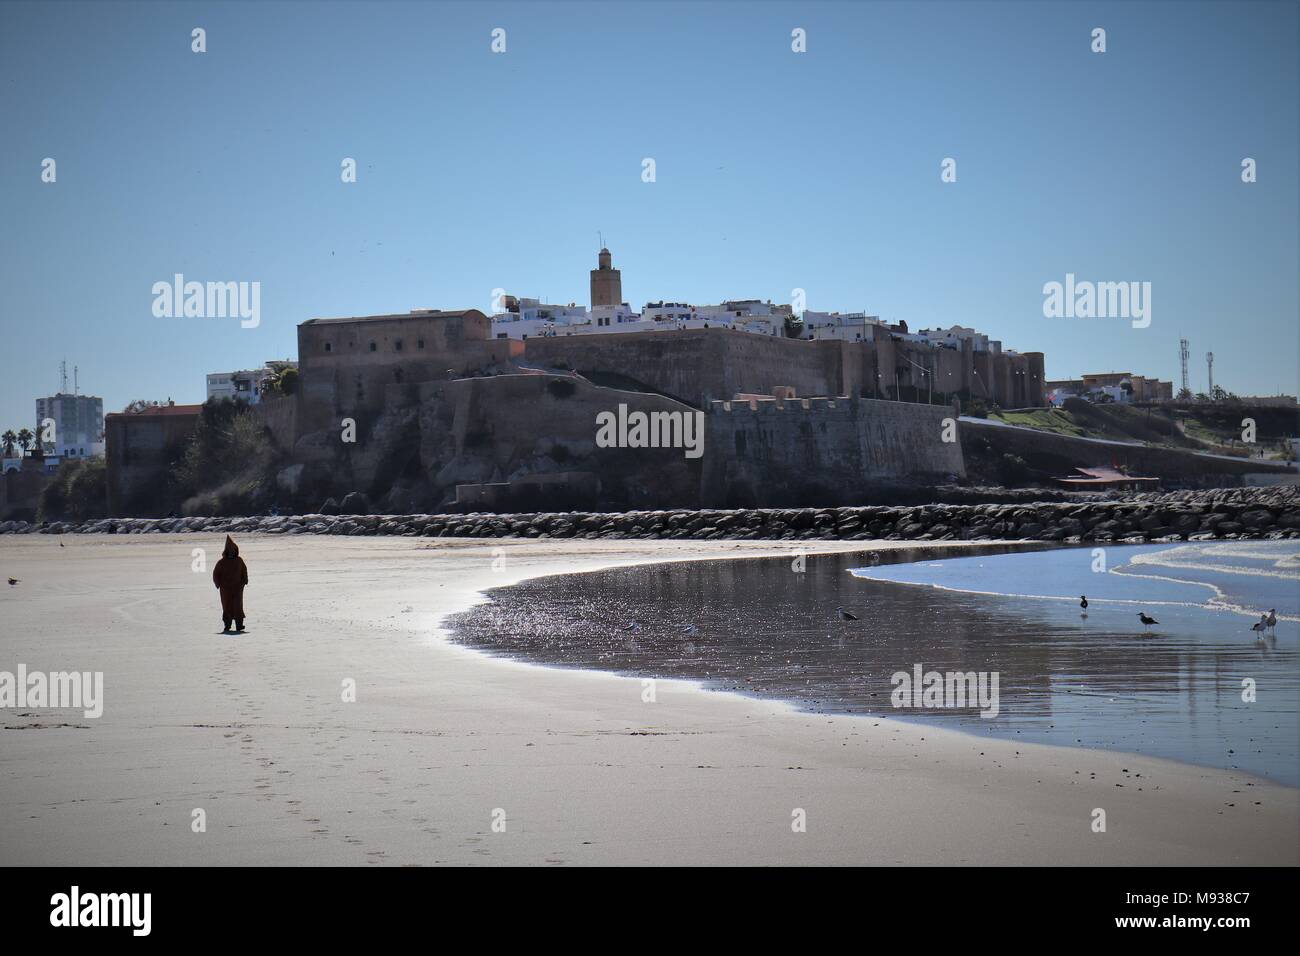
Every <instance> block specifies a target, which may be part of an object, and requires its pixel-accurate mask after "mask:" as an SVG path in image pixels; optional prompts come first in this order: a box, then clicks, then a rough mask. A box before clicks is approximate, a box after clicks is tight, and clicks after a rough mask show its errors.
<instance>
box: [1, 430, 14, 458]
mask: <svg viewBox="0 0 1300 956" xmlns="http://www.w3.org/2000/svg"><path fill="white" fill-rule="evenodd" d="M16 444H18V435H17V433H16V432H15V431H14V430H13V429H12V428H10V429H8V430H7V431H6V432H5V433H4V434H3V435H0V445H3V446H4V450H5V457H7V458H12V457H13V456H14V445H16Z"/></svg>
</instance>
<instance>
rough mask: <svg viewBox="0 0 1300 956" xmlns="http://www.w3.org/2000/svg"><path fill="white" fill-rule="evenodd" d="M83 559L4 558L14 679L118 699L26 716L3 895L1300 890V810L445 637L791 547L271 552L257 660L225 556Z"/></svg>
mask: <svg viewBox="0 0 1300 956" xmlns="http://www.w3.org/2000/svg"><path fill="white" fill-rule="evenodd" d="M61 540H62V544H63V546H62V547H60V539H59V538H58V537H56V536H53V535H28V536H21V537H16V536H6V537H4V538H0V572H4V574H5V575H6V576H13V577H15V578H18V579H20V583H19V584H18V585H16V586H12V587H5V588H3V590H0V620H2V621H3V632H2V636H0V670H6V671H15V670H16V668H17V667H18V665H19V664H25V665H26V666H27V668H28V670H44V671H54V670H67V669H75V670H79V671H102V672H103V674H104V712H103V716H102V717H99V718H98V719H86V718H84V717H83V715H82V714H81V712H80V711H70V710H40V711H38V710H32V709H30V708H19V709H6V710H3V711H0V721H2V726H3V730H2V731H0V742H2V744H0V788H2V791H3V794H4V799H3V800H2V801H0V863H3V864H10V865H12V864H60V865H105V866H107V865H128V864H143V865H152V864H163V865H231V864H245V865H249V864H251V865H258V864H266V865H274V864H324V865H365V864H377V865H434V864H536V865H575V864H578V865H583V864H605V865H609V864H616V865H636V864H667V865H673V864H686V865H696V864H760V865H769V864H795V865H801V864H884V865H890V864H963V865H964V864H985V865H999V864H1005V865H1011V864H1049V865H1050V864H1063V865H1064V864H1080V865H1151V864H1188V865H1204V864H1222V865H1226V864H1238V865H1240V864H1246V865H1249V864H1283V865H1295V864H1297V863H1298V862H1300V850H1298V849H1297V840H1296V837H1297V833H1300V791H1297V790H1295V789H1291V788H1287V787H1283V786H1278V785H1275V784H1271V783H1268V782H1265V781H1262V780H1259V779H1254V778H1251V777H1249V776H1247V775H1245V774H1240V773H1231V772H1225V771H1218V770H1210V769H1204V768H1199V767H1192V766H1186V765H1182V764H1176V763H1172V762H1168V761H1162V760H1157V759H1151V758H1146V757H1139V756H1133V755H1125V754H1117V753H1105V752H1100V751H1092V750H1081V749H1073V748H1056V747H1048V746H1039V745H1031V744H1021V743H1016V742H1008V741H1000V740H992V739H984V738H975V737H972V736H967V735H964V734H960V733H957V732H954V731H947V730H941V729H936V728H933V727H922V726H919V725H914V724H905V723H901V722H897V721H891V720H883V719H879V718H875V717H847V716H844V717H825V716H817V715H812V714H806V713H799V712H796V711H794V710H792V709H789V708H787V707H784V706H781V705H778V704H772V703H768V702H763V701H756V700H751V699H747V698H744V697H740V696H736V695H730V694H723V693H715V692H707V691H703V690H700V689H699V688H697V687H695V686H694V685H690V684H686V683H681V682H673V681H660V682H658V685H657V688H656V697H657V699H656V701H655V702H653V703H647V702H643V700H642V683H641V681H640V680H637V679H630V678H625V677H617V676H613V675H609V674H602V673H594V672H577V671H565V670H557V669H550V668H542V667H536V666H531V665H525V664H520V663H515V662H511V661H507V660H503V659H498V658H489V657H486V656H484V655H483V654H481V653H478V652H476V651H471V650H467V649H464V648H461V647H457V646H455V645H452V644H450V643H448V641H447V640H446V636H445V634H444V633H442V632H441V631H440V629H439V625H440V621H442V619H443V618H445V617H446V616H447V615H449V614H452V613H455V612H458V611H462V610H464V609H465V608H467V607H469V606H470V605H471V604H472V603H473V602H474V601H476V600H478V599H479V594H480V592H481V591H482V590H483V589H485V588H490V587H497V586H501V585H505V584H510V583H513V582H516V581H519V580H522V579H524V578H527V577H531V576H535V575H544V574H557V573H572V572H580V571H585V570H594V569H597V568H601V567H609V566H613V565H619V564H630V563H637V562H644V561H664V560H684V559H714V558H727V557H736V556H754V555H761V554H774V553H788V552H793V551H795V550H796V546H795V545H792V544H791V545H786V544H777V543H771V542H759V541H746V542H725V541H724V542H716V541H713V542H695V541H590V540H563V541H556V540H544V541H536V540H529V541H518V540H487V541H483V540H477V539H474V540H464V539H462V540H451V539H425V538H413V537H407V538H357V537H308V536H298V537H292V538H290V537H277V536H257V535H246V536H242V537H241V538H240V539H239V542H240V546H241V549H242V554H243V556H244V558H245V559H246V561H247V562H248V566H249V573H250V585H249V588H248V591H247V593H246V596H245V602H246V606H247V609H248V614H249V622H248V626H249V631H248V633H246V634H243V635H237V636H235V635H222V634H221V633H220V630H221V623H220V620H219V612H218V604H217V596H216V592H215V590H214V589H213V587H212V584H211V580H210V575H211V567H212V562H213V561H215V560H216V558H217V556H218V553H219V551H220V548H221V542H222V536H220V535H198V534H194V535H139V536H129V537H127V536H98V535H79V536H65V537H63V538H62V539H61ZM903 544H906V542H903ZM886 546H887V545H885V544H883V543H879V542H877V543H872V544H870V545H867V546H865V547H864V543H862V542H853V543H848V542H803V543H802V545H801V547H802V548H803V550H805V551H807V552H809V553H817V552H825V551H832V550H834V551H867V550H872V549H877V548H882V547H886ZM953 547H954V548H959V547H960V545H953ZM196 548H203V549H206V561H207V564H206V568H205V569H203V570H200V571H196V570H194V566H195V561H196V559H195V557H194V555H193V550H194V549H196ZM347 681H355V687H356V693H355V697H356V699H355V701H354V702H345V701H344V700H343V696H344V684H345V682H347ZM1138 774H1140V775H1141V776H1140V778H1139V777H1138V776H1137V775H1138ZM1094 808H1103V809H1105V811H1106V818H1107V832H1105V833H1094V832H1092V829H1091V823H1092V813H1093V810H1094ZM196 809H201V810H202V811H203V815H204V816H205V818H206V831H205V832H194V830H193V828H192V826H191V821H192V819H193V818H194V811H195V810H196ZM796 809H800V810H803V811H804V812H805V814H806V820H807V828H806V832H802V833H796V832H792V828H791V821H792V813H793V812H794V811H795V810H796ZM499 811H504V820H505V827H504V832H495V831H494V829H493V820H494V815H495V818H496V819H498V820H499V819H501V818H502V813H501V812H499Z"/></svg>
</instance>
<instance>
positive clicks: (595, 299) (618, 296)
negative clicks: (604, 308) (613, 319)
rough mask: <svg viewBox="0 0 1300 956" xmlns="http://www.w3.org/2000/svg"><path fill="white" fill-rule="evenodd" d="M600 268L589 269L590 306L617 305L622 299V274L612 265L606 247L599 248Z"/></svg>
mask: <svg viewBox="0 0 1300 956" xmlns="http://www.w3.org/2000/svg"><path fill="white" fill-rule="evenodd" d="M599 263H600V268H599V269H592V270H591V307H592V308H593V309H594V308H595V307H596V306H598V305H619V304H620V303H621V302H622V301H623V276H622V275H621V274H620V273H619V271H618V270H617V269H615V268H614V267H613V258H612V257H611V256H610V254H609V250H608V249H601V250H600V258H599Z"/></svg>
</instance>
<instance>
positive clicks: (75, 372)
mask: <svg viewBox="0 0 1300 956" xmlns="http://www.w3.org/2000/svg"><path fill="white" fill-rule="evenodd" d="M80 373H81V367H80V366H77V365H74V366H72V394H73V395H76V394H78V393H79V392H80V391H81V379H80V377H79V375H80Z"/></svg>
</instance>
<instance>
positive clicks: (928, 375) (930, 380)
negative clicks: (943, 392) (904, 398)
mask: <svg viewBox="0 0 1300 956" xmlns="http://www.w3.org/2000/svg"><path fill="white" fill-rule="evenodd" d="M903 361H904V362H906V363H907V364H908V365H911V366H913V367H915V368H919V369H920V370H921V371H922V372H924V373H925V381H926V383H927V385H928V386H929V393H928V395H927V396H926V400H925V401H926V404H929V405H933V404H934V376H933V375H932V374H931V373H930V370H929V369H928V368H926V367H925V366H924V365H917V364H916V363H915V362H913V361H912V360H911V359H910V358H908V357H907V356H906V355H904V356H903Z"/></svg>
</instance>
